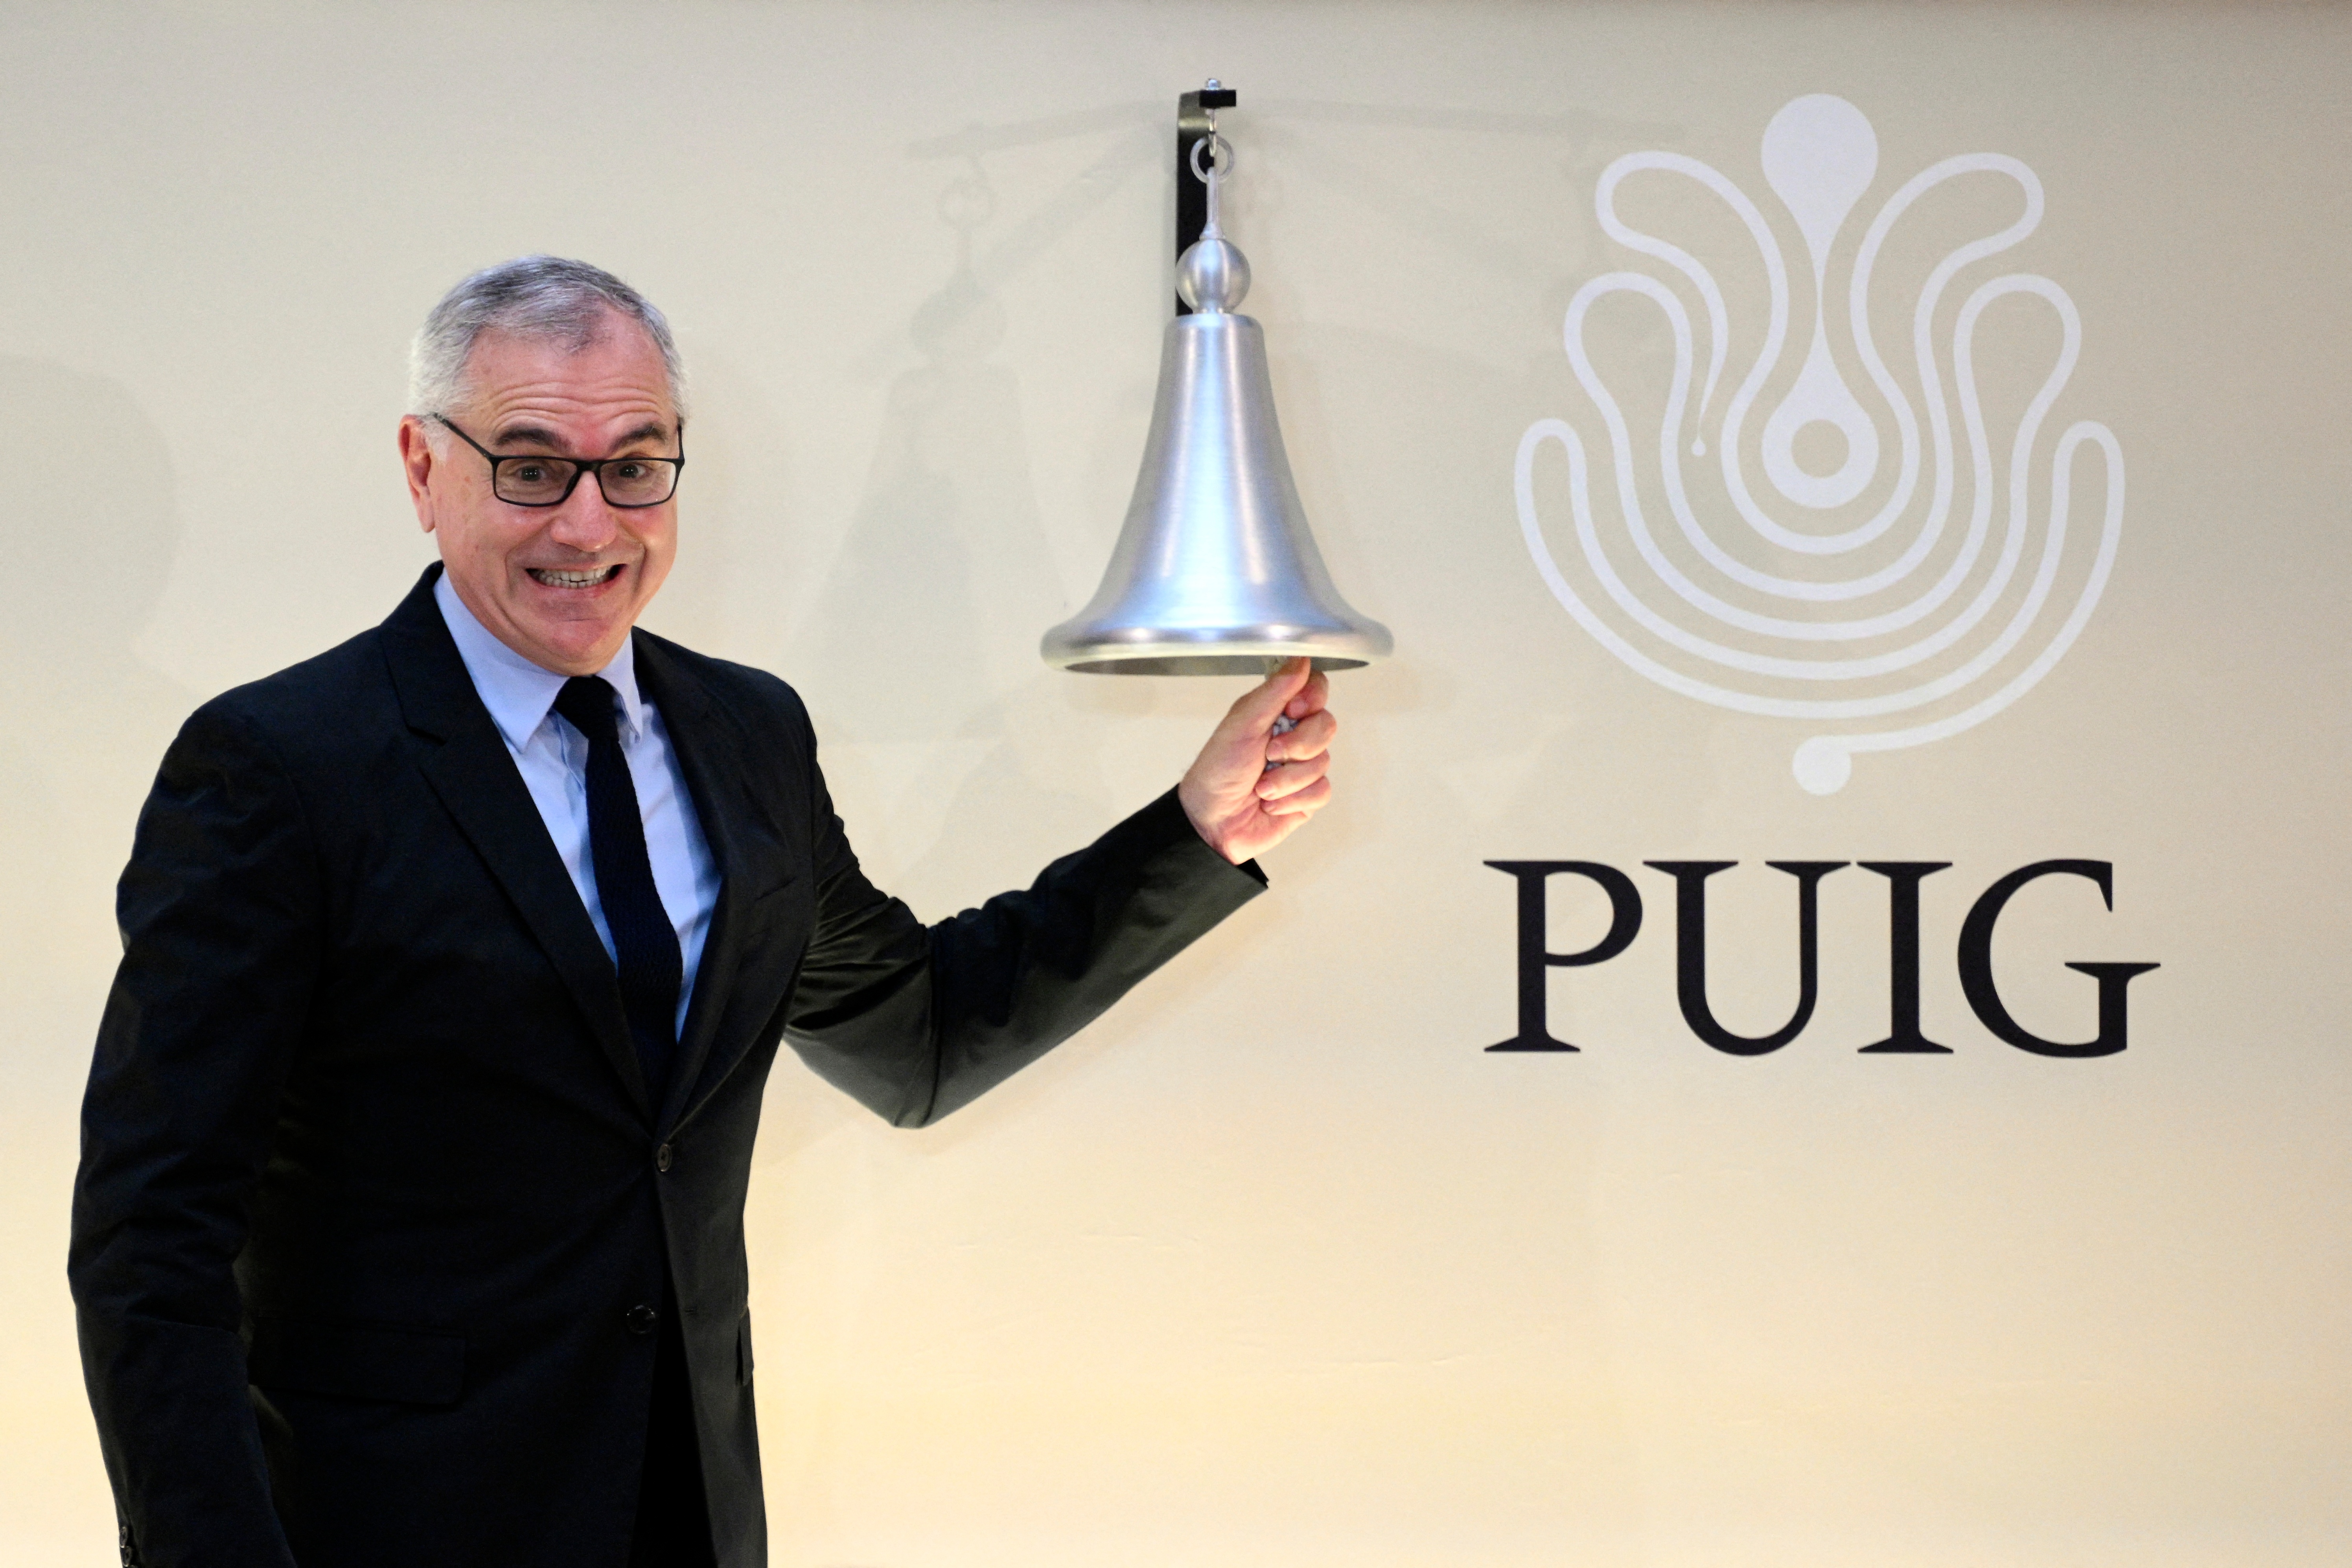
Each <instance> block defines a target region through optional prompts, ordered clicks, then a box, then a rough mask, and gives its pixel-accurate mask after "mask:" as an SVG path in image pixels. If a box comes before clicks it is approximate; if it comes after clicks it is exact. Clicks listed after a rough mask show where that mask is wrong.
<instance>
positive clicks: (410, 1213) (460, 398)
mask: <svg viewBox="0 0 2352 1568" xmlns="http://www.w3.org/2000/svg"><path fill="white" fill-rule="evenodd" d="M411 398H412V402H411V411H410V413H409V414H408V416H406V417H404V419H403V420H402V421H401V425H400V436H399V439H400V453H401V458H402V461H403V463H404V467H405V469H406V473H407V479H408V488H409V494H410V498H411V500H413V501H414V502H415V508H416V515H417V518H418V520H419V521H420V522H421V523H422V524H423V525H424V527H425V530H426V531H428V532H429V533H431V534H432V535H433V536H434V538H435V539H436V542H437V543H438V545H439V548H440V556H441V560H440V563H438V564H437V565H436V566H434V567H433V568H431V569H430V570H428V571H427V572H426V573H425V575H424V577H423V579H422V580H421V581H420V582H419V583H418V584H417V585H416V587H415V590H414V591H413V592H411V593H410V594H409V595H408V596H407V598H406V599H405V600H404V601H403V602H402V604H401V605H399V607H398V608H397V609H395V610H394V612H393V614H392V616H391V617H390V618H389V619H387V620H386V621H384V623H383V625H382V626H377V627H375V628H374V629H373V630H372V631H368V632H364V633H362V634H361V635H360V636H358V637H354V638H352V640H351V641H349V642H347V643H345V644H343V645H342V646H341V647H337V648H335V649H332V650H331V651H330V652H328V653H325V654H322V655H320V657H319V658H314V659H311V660H310V661H308V662H307V663H304V664H300V665H297V666H295V667H294V668H291V669H288V670H283V671H280V672H279V673H278V674H277V675H273V676H270V677H268V679H264V680H260V681H257V682H255V683H254V684H252V685H250V686H246V687H241V688H239V689H236V690H234V691H231V692H228V693H226V695H224V696H222V697H219V698H217V699H215V700H213V701H211V702H208V703H206V704H205V706H204V707H203V708H202V709H200V710H198V711H197V712H196V713H195V715H194V717H192V718H191V719H190V720H189V721H188V722H187V725H186V726H185V728H184V729H183V731H181V733H180V736H179V738H178V740H177V741H176V742H174V743H173V746H172V748H171V750H170V752H169V753H168V754H167V755H166V756H165V758H164V760H163V768H162V770H161V772H160V773H159V774H158V776H157V779H156V782H155V786H154V790H153V792H152V795H150V797H149V799H148V802H147V805H146V807H145V809H144V810H143V811H142V814H141V816H140V822H139V831H138V836H137V839H136V842H135V844H134V847H133V849H132V853H131V863H130V866H129V868H127V869H126V870H125V872H124V873H123V878H122V883H121V891H120V895H119V914H120V920H121V928H122V933H123V942H124V954H123V960H122V964H121V970H120V972H119V973H118V975H117V977H116V980H115V984H114V989H113V993H112V994H111V995H110V998H109V1002H108V1005H107V1011H106V1015H105V1018H104V1021H103V1023H102V1024H101V1026H100V1037H99V1042H98V1049H97V1054H96V1058H95V1060H94V1062H93V1065H92V1068H91V1072H90V1083H89V1095H88V1098H87V1100H86V1101H85V1105H84V1110H83V1137H82V1163H81V1170H80V1173H79V1179H78V1180H77V1182H76V1184H75V1190H74V1233H73V1247H72V1254H71V1259H70V1264H69V1272H70V1275H71V1279H72V1283H73V1288H74V1296H75V1300H76V1303H77V1305H78V1308H79V1321H80V1327H81V1343H82V1358H83V1365H84V1370H85V1373H86V1376H87V1380H88V1383H89V1393H90V1401H91V1405H92V1407H93V1409H94V1411H95V1413H96V1415H97V1418H98V1426H99V1433H100V1442H101V1446H102V1447H103V1449H104V1452H105V1456H106V1462H107V1468H108V1473H109V1475H110V1479H111V1480H112V1482H113V1486H114V1491H115V1497H116V1500H117V1505H118V1510H119V1512H120V1514H121V1548H122V1553H123V1558H124V1561H125V1562H126V1563H147V1564H151V1565H153V1568H205V1565H211V1564H224V1565H227V1564H234V1565H236V1568H287V1565H289V1564H293V1563H300V1564H301V1565H302V1568H356V1565H362V1564H364V1565H383V1568H395V1565H396V1568H415V1565H420V1564H427V1563H430V1564H435V1565H436V1568H440V1565H455V1564H473V1563H478V1564H484V1565H488V1564H497V1565H499V1568H526V1565H531V1564H546V1565H548V1568H556V1565H559V1564H560V1565H562V1568H625V1565H626V1568H644V1565H652V1564H693V1565H696V1568H707V1565H711V1564H718V1565H722V1568H751V1565H754V1564H759V1563H764V1561H765V1560H766V1534H765V1521H764V1514H763V1511H762V1506H761V1489H760V1469H759V1451H758V1439H757V1435H756V1432H755V1430H754V1426H753V1419H752V1408H753V1397H752V1366H753V1358H752V1352H751V1320H750V1316H749V1314H748V1311H747V1310H746V1299H747V1294H748V1284H749V1273H748V1268H747V1266H746V1260H745V1257H744V1248H743V1233H742V1209H743V1199H744V1191H745V1186H746V1184H747V1182H748V1180H749V1175H750V1167H751V1143H752V1138H753V1135H754V1133H755V1132H756V1131H757V1127H758V1120H759V1109H760V1100H761V1087H762V1085H763V1083H764V1081H765V1079H766V1076H767V1072H768V1068H769V1066H770V1064H771V1062H772V1059H773V1058H774V1055H775V1052H776V1049H777V1047H778V1045H779V1044H780V1043H781V1042H786V1041H788V1042H790V1044H791V1045H792V1047H793V1049H794V1050H795V1051H796V1052H797V1053H798V1054H799V1055H800V1056H801V1058H803V1060H804V1061H806V1062H807V1063H808V1064H809V1065H810V1066H811V1067H812V1068H814V1069H815V1070H816V1071H817V1072H819V1073H820V1074H822V1075H823V1076H824V1077H825V1078H826V1079H828V1080H830V1081H831V1082H833V1083H834V1084H835V1085H837V1086H839V1087H840V1088H841V1089H844V1090H845V1091H847V1092H848V1093H850V1094H852V1095H854V1096H856V1098H857V1099H858V1100H861V1101H863V1102H864V1103H865V1104H866V1105H867V1106H869V1107H870V1108H872V1109H873V1110H875V1111H877V1113H879V1114H880V1115H882V1116H884V1117H886V1118H887V1119H888V1120H889V1121H892V1122H894V1123H897V1124H898V1125H901V1126H909V1127H912V1126H920V1125H923V1124H925V1123H927V1122H929V1121H936V1120H938V1119H939V1118H940V1117H941V1116H944V1115H946V1114H947V1113H948V1112H949V1111H950V1110H955V1109H956V1108H958V1107H959V1106H961V1105H964V1104H966V1103H968V1102H970V1101H971V1100H972V1099H973V1098H974V1097H975V1096H977V1095H979V1094H980V1093H982V1092H983V1091H984V1090H986V1089H989V1088H990V1087H992V1086H993V1085H994V1084H996V1083H998V1082H1001V1081H1002V1080H1003V1079H1004V1078H1006V1077H1007V1076H1009V1075H1010V1074H1011V1073H1013V1072H1014V1071H1015V1070H1017V1069H1018V1068H1021V1067H1022V1066H1024V1064H1026V1063H1027V1062H1030V1061H1032V1060H1034V1059H1035V1058H1037V1057H1038V1056H1039V1055H1041V1054H1043V1053H1044V1052H1045V1050H1047V1049H1049V1048H1050V1047H1052V1046H1054V1045H1055V1043H1056V1042H1058V1041H1060V1040H1062V1039H1064V1038H1066V1037H1068V1036H1069V1035H1070V1034H1071V1033H1073V1032H1075V1031H1076V1030H1077V1029H1078V1028H1080V1027H1082V1026H1084V1025H1085V1024H1087V1022H1088V1021H1089V1020H1090V1019H1092V1018H1093V1017H1095V1016H1097V1015H1098V1014H1099V1013H1100V1012H1101V1011H1102V1010H1103V1009H1104V1008H1105V1007H1107V1006H1108V1005H1111V1003H1112V1002H1113V1001H1115V1000H1116V999H1117V998H1118V996H1119V995H1120V994H1123V993H1124V992H1126V991H1127V990H1128V989H1129V987H1131V986H1132V985H1133V984H1135V983H1136V982H1137V981H1139V980H1140V979H1141V978H1143V977H1144V976H1145V975H1146V974H1148V973H1150V972H1151V971H1152V970H1153V969H1155V968H1156V967H1158V966H1159V965H1160V963H1165V962H1166V961H1167V960H1168V959H1169V958H1171V957H1172V956H1173V955H1174V954H1175V953H1176V952H1179V951H1180V950H1181V949H1182V948H1183V947H1184V946H1185V945H1186V944H1187V943H1188V942H1191V941H1192V939H1193V938H1195V937H1196V936H1198V935H1199V934H1200V933H1201V932H1202V931H1206V930H1207V929H1208V928H1209V927H1210V926H1212V925H1213V924H1214V923H1215V922H1216V921H1219V920H1221V919H1222V918H1223V916H1224V915H1226V914H1227V913H1229V912H1231V911H1232V910H1234V909H1235V908H1237V907H1238V906H1239V905H1240V904H1241V903H1243V902H1244V901H1245V900H1247V899H1248V898H1249V897H1251V896H1252V895H1253V894H1255V892H1256V891H1257V889H1259V888H1260V887H1261V886H1262V885H1263V883H1264V878H1263V877H1262V876H1261V875H1259V874H1258V872H1257V870H1256V867H1255V861H1254V859H1253V857H1254V856H1255V855H1256V854H1257V853H1258V852H1259V851H1261V850H1263V849H1265V848H1266V847H1270V846H1271V845H1273V844H1275V843H1277V842H1279V841H1280V840H1281V839H1282V838H1283V837H1286V836H1287V835H1288V834H1289V833H1290V832H1292V831H1293V830H1294V829H1296V828H1297V826H1299V824H1301V823H1302V822H1304V821H1305V820H1306V819H1307V817H1308V816H1311V815H1312V814H1313V813H1314V811H1316V810H1317V809H1318V807H1320V806H1321V805H1323V803H1324V802H1325V801H1326V800H1327V799H1328V796H1329V793H1330V784H1329V781H1328V777H1327V776H1326V772H1325V770H1326V767H1327V765H1328V747H1329V743H1330V740H1331V737H1332V734H1333V731H1334V723H1333V721H1332V718H1331V715H1330V714H1329V713H1328V711H1327V710H1325V707H1324V683H1323V679H1322V678H1321V677H1320V676H1315V675H1310V674H1309V672H1308V670H1307V667H1306V665H1305V662H1304V661H1297V662H1296V663H1294V664H1293V665H1292V666H1290V667H1287V668H1285V669H1283V670H1280V671H1278V672H1276V674H1275V675H1273V676H1271V677H1269V678H1268V679H1267V680H1266V682H1265V684H1264V685H1262V686H1260V687H1259V688H1258V689H1255V690H1254V691H1252V692H1250V693H1248V694H1246V695H1244V697H1243V698H1242V699H1241V700H1239V701H1238V702H1236V703H1235V704H1234V708H1233V709H1232V710H1231V711H1230V712H1228V713H1227V714H1226V716H1225V718H1224V719H1223V721H1221V722H1220V723H1219V724H1218V726H1217V727H1216V729H1215V731H1214V732H1213V734H1212V735H1211V736H1210V738H1209V741H1208V742H1207V744H1206V745H1205V746H1204V747H1203V749H1202V752H1201V754H1200V756H1199V757H1198V758H1197V759H1196V760H1195V761H1194V762H1193V763H1192V767H1191V769H1190V770H1189V771H1188V772H1187V773H1185V775H1184V777H1183V779H1182V780H1181V782H1180V783H1179V784H1178V785H1177V787H1176V788H1174V789H1171V790H1170V791H1169V792H1168V793H1167V794H1166V795H1162V796H1161V797H1160V799H1159V800H1156V801H1154V802H1152V803H1151V804H1150V805H1146V806H1145V807H1144V808H1143V809H1142V810H1140V811H1139V812H1137V813H1136V814H1135V815H1134V816H1130V817H1129V818H1128V819H1127V820H1126V821H1124V822H1122V823H1119V824H1118V825H1117V826H1114V827H1112V828H1111V829H1110V831H1109V832H1108V833H1107V834H1105V835H1104V836H1103V837H1101V838H1099V839H1097V841H1096V842H1095V843H1094V844H1092V845H1091V846H1089V847H1086V848H1084V849H1080V850H1078V851H1076V853H1074V854H1072V855H1069V856H1066V857H1065V858H1062V859H1060V860H1057V861H1055V862H1054V864H1053V865H1051V866H1049V867H1047V868H1045V871H1044V873H1043V874H1042V875H1041V876H1040V877H1039V878H1038V879H1037V881H1036V882H1035V883H1034V885H1033V886H1031V887H1030V888H1029V889H1026V890H1024V891H1021V892H1016V893H1007V894H1003V895H1001V896H999V897H997V898H995V899H992V900H989V901H988V902H987V903H986V904H984V905H983V906H982V907H981V908H979V909H976V910H965V911H964V912H963V913H961V914H960V915H957V916H955V917H954V918H952V919H950V920H947V921H940V923H938V924H936V925H932V926H929V927H926V926H925V925H923V924H922V923H921V922H920V921H918V920H917V919H916V918H915V917H914V916H913V915H912V914H911V913H910V912H908V910H907V908H906V906H905V905H903V904H901V903H899V902H898V900H894V899H891V898H888V897H887V896H886V895H885V894H883V893H881V892H880V891H878V890H877V889H875V888H874V887H873V886H872V885H871V884H870V883H869V882H867V881H866V878H865V877H864V875H863V874H862V873H861V871H860V870H859V868H858V863H857V858H856V855H855V854H853V853H852V852H851V850H850V847H849V845H848V842H847V840H846V838H845V836H844V833H843V829H842V824H841V820H840V818H839V817H838V816H835V813H834V810H833V805H832V802H831V800H830V797H829V796H828V795H827V794H826V791H825V786H824V778H823V775H822V774H821V773H819V771H818V768H817V763H816V745H815V740H814V734H813V732H812V731H811V728H810V725H809V721H808V718H807V715H806V712H805V711H804V710H803V707H802V705H801V702H800V700H799V698H798V697H797V696H795V695H794V694H793V690H792V689H791V688H790V687H788V686H786V685H785V684H784V683H783V682H782V681H781V680H779V679H776V678H775V677H773V676H771V675H768V674H765V673H763V672H761V671H759V670H755V669H750V668H744V667H742V666H740V665H733V664H728V663H724V662H722V661H719V660H717V659H712V658H704V657H702V656H700V655H698V654H695V653H692V652H689V651H688V650H687V649H685V648H682V647H677V645H676V644H673V643H670V642H667V641H665V640H664V639H662V638H660V637H653V636H651V635H649V634H647V633H646V632H642V631H638V630H636V629H635V624H636V621H637V618H638V616H640V614H642V612H643V611H644V609H645V607H646V605H647V604H648V603H649V602H650V601H651V600H652V598H653V596H654V595H655V594H656V592H658V591H659V589H660V587H661V584H662V581H663V579H664V578H665V577H666V576H667V574H668V573H669V569H670V564H671V562H672V560H673V559H674V557H675V553H676V551H677V494H678V488H679V483H680V480H681V479H682V476H683V470H684V467H685V409H684V405H683V398H682V396H681V392H680V378H679V373H678V364H677V353H676V350H675V348H674V346H673V344H672V342H671V339H670V334H669V330H668V327H667V324H666V323H665V322H664V321H663V319H662V317H661V315H660V313H659V312H658V311H656V310H654V309H653V307H652V306H651V305H649V304H648V303H646V300H644V299H643V298H641V297H640V296H639V295H637V294H636V293H635V291H634V290H632V289H629V288H628V287H627V286H626V285H625V284H624V283H622V282H621V281H620V280H619V279H615V278H614V277H612V276H611V275H609V274H607V273H604V272H602V271H600V270H598V269H597V268H593V267H589V266H586V265H584V264H583V263H580V262H576V261H567V260H562V259H559V258H550V257H531V258H524V259H522V260H520V261H514V262H509V263H506V264H504V265H502V266H499V267H495V268H489V269H488V270H487V271H484V272H481V273H478V274H477V275H476V276H474V277H472V278H469V279H466V280H465V281H464V282H462V283H460V284H459V285H458V286H457V288H456V289H453V290H452V291H451V292H450V293H449V295H448V296H447V297H446V298H445V299H444V300H442V301H441V302H440V304H439V305H437V306H436V307H435V309H434V310H433V312H432V314H431V315H430V316H429V317H428V318H427V319H426V321H425V328H424V330H423V331H422V332H420V333H419V335H418V338H417V342H416V347H415V356H414V366H413V377H412V388H411ZM1283 717H1287V718H1288V719H1290V720H1291V721H1293V723H1294V724H1295V726H1296V727H1295V728H1293V729H1290V730H1288V731H1287V732H1284V733H1277V732H1276V730H1277V723H1276V721H1277V720H1278V719H1280V718H1283Z"/></svg>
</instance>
